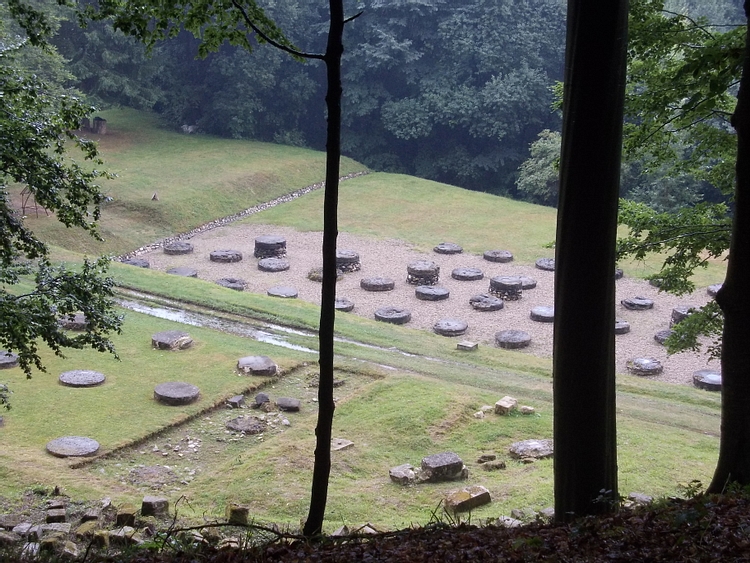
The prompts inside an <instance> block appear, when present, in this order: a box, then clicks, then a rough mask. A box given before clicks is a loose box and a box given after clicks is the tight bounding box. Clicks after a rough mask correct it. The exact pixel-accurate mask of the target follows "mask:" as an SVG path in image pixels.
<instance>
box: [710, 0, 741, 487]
mask: <svg viewBox="0 0 750 563" xmlns="http://www.w3.org/2000/svg"><path fill="white" fill-rule="evenodd" d="M745 16H746V17H747V18H748V21H749V22H750V3H749V2H745ZM737 98H738V99H737V108H736V109H735V112H734V115H733V116H732V125H733V126H734V128H735V129H736V131H737V167H736V171H737V178H736V185H735V207H734V221H733V224H732V241H731V243H730V246H729V264H728V266H727V276H726V279H725V280H724V284H723V285H722V287H721V290H720V291H719V293H718V294H717V295H716V301H717V302H718V304H719V306H720V307H721V310H722V311H723V312H724V333H723V335H722V348H721V401H722V405H721V444H720V449H719V462H718V464H717V466H716V472H715V473H714V477H713V479H712V481H711V485H710V486H709V488H708V491H709V492H712V493H719V492H722V491H723V490H724V489H725V488H726V486H727V485H728V484H730V483H737V484H739V485H743V486H744V485H750V331H749V330H748V326H747V323H748V319H750V292H748V290H747V280H748V279H750V35H746V37H745V56H744V62H743V66H742V78H741V79H740V89H739V93H738V95H737Z"/></svg>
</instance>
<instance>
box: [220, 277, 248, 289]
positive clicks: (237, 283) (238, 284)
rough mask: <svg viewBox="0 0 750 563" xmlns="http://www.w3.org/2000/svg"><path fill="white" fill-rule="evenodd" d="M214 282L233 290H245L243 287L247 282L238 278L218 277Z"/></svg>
mask: <svg viewBox="0 0 750 563" xmlns="http://www.w3.org/2000/svg"><path fill="white" fill-rule="evenodd" d="M216 283H218V284H219V285H220V286H222V287H226V288H228V289H233V290H235V291H245V288H246V287H247V282H246V281H245V280H243V279H240V278H220V279H218V280H216Z"/></svg>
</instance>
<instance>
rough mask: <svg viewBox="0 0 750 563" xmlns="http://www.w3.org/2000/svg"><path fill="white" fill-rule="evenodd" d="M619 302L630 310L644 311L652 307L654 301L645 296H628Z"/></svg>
mask: <svg viewBox="0 0 750 563" xmlns="http://www.w3.org/2000/svg"><path fill="white" fill-rule="evenodd" d="M620 304H621V305H622V306H623V307H625V308H626V309H630V310H631V311H645V310H647V309H653V307H654V301H653V300H652V299H648V298H647V297H629V298H627V299H623V300H622V301H620Z"/></svg>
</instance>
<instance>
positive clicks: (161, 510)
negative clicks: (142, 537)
mask: <svg viewBox="0 0 750 563" xmlns="http://www.w3.org/2000/svg"><path fill="white" fill-rule="evenodd" d="M168 512H169V501H168V500H167V499H166V498H164V497H155V496H151V495H146V496H145V497H143V502H142V503H141V516H163V515H165V514H167V513H168Z"/></svg>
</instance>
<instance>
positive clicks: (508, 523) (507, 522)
mask: <svg viewBox="0 0 750 563" xmlns="http://www.w3.org/2000/svg"><path fill="white" fill-rule="evenodd" d="M495 525H496V526H503V527H504V528H518V527H519V526H523V522H521V521H520V520H516V519H515V518H511V517H510V516H501V517H500V518H498V519H497V520H496V521H495Z"/></svg>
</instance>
